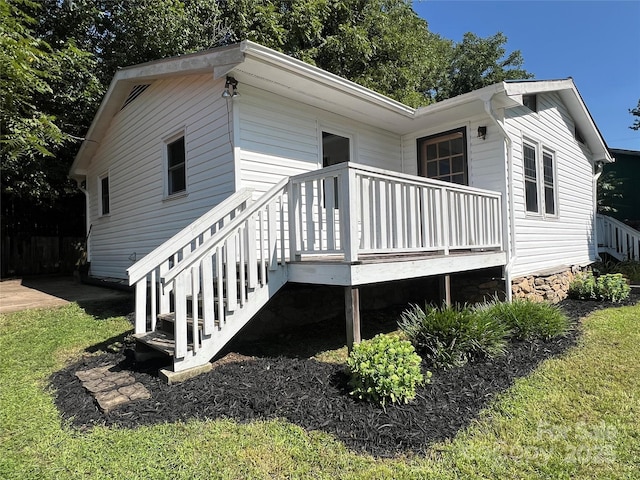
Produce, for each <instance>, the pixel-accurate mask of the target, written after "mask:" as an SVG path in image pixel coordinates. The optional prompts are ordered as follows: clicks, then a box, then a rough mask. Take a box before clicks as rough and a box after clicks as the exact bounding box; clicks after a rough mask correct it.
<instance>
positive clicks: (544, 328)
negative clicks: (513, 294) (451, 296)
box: [478, 298, 570, 340]
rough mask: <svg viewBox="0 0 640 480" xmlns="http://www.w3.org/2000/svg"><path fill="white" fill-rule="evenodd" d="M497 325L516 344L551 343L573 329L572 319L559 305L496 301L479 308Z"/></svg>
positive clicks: (518, 300) (525, 299)
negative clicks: (518, 341) (539, 340)
mask: <svg viewBox="0 0 640 480" xmlns="http://www.w3.org/2000/svg"><path fill="white" fill-rule="evenodd" d="M478 311H483V312H484V313H485V314H486V315H489V316H491V317H493V318H494V320H495V321H497V322H499V323H501V324H503V325H505V326H506V327H507V329H508V330H509V332H510V336H511V337H512V338H515V339H517V340H532V339H550V338H554V337H558V336H562V335H566V333H567V332H568V331H569V329H570V322H569V318H568V317H567V316H566V315H565V314H564V312H563V311H562V310H561V309H560V308H559V307H558V306H556V305H552V304H550V303H546V302H534V301H532V300H529V299H527V298H518V299H514V300H513V301H512V302H501V301H498V300H497V299H495V300H493V301H491V302H489V303H487V304H486V305H483V306H480V307H478Z"/></svg>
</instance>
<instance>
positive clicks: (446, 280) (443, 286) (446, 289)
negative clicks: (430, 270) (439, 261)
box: [440, 274, 451, 307]
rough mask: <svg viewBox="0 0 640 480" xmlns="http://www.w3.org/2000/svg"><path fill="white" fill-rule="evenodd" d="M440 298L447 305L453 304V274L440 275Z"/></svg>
mask: <svg viewBox="0 0 640 480" xmlns="http://www.w3.org/2000/svg"><path fill="white" fill-rule="evenodd" d="M440 298H441V299H442V303H443V304H444V305H446V306H447V307H449V306H451V275H449V274H446V275H443V276H442V277H440Z"/></svg>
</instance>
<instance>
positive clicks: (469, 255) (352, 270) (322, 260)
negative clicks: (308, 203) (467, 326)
mask: <svg viewBox="0 0 640 480" xmlns="http://www.w3.org/2000/svg"><path fill="white" fill-rule="evenodd" d="M505 264H506V254H505V252H503V251H496V250H493V251H471V250H456V251H451V252H450V253H449V254H448V255H444V253H443V252H406V253H390V254H380V253H369V254H361V255H359V259H358V261H357V262H353V263H349V262H345V261H344V259H343V257H342V256H338V255H323V256H308V257H303V258H302V259H300V260H299V261H293V262H289V264H288V265H289V267H288V268H289V275H288V276H289V281H290V282H294V283H311V284H320V285H342V286H357V285H366V284H370V283H379V282H389V281H394V280H404V279H409V278H418V277H426V276H431V275H444V274H450V273H456V272H464V271H469V270H477V269H481V268H489V267H497V266H504V265H505Z"/></svg>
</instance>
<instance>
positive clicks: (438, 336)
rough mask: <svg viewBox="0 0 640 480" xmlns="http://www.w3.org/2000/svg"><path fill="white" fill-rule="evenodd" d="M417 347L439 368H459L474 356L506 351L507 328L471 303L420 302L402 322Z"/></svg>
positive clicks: (406, 332)
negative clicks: (423, 305)
mask: <svg viewBox="0 0 640 480" xmlns="http://www.w3.org/2000/svg"><path fill="white" fill-rule="evenodd" d="M398 325H399V326H400V329H401V330H402V331H403V332H404V333H405V335H406V336H407V337H408V338H409V340H411V343H413V345H414V346H415V347H416V350H417V351H418V352H419V353H420V354H422V356H423V357H424V358H425V359H426V360H427V361H428V362H429V363H430V364H431V365H433V366H434V367H436V368H451V367H459V366H462V365H464V364H465V363H467V362H468V361H469V360H470V359H472V358H474V357H483V356H486V357H495V356H497V355H501V354H503V353H504V350H505V346H506V336H507V333H508V332H507V329H506V327H505V326H504V325H502V324H500V323H499V322H496V321H495V320H494V319H493V318H492V317H490V316H488V315H485V314H484V313H482V312H476V311H474V310H472V309H471V308H469V307H467V306H457V307H450V306H443V307H441V308H439V307H434V306H425V308H424V309H422V308H421V307H420V306H418V305H412V307H411V308H410V309H409V310H407V311H405V312H403V313H402V316H401V318H400V321H399V322H398Z"/></svg>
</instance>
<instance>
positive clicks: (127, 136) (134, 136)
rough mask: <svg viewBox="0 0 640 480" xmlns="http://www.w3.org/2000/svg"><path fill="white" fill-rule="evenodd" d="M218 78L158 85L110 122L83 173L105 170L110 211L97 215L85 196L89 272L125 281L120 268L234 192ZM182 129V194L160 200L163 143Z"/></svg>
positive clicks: (93, 201) (227, 115)
mask: <svg viewBox="0 0 640 480" xmlns="http://www.w3.org/2000/svg"><path fill="white" fill-rule="evenodd" d="M223 88H224V79H222V80H217V81H214V80H213V79H212V78H211V75H192V76H186V77H182V78H179V79H177V78H176V79H166V80H158V81H156V82H154V83H152V84H151V86H150V87H149V88H148V89H146V91H145V92H144V93H143V94H142V95H140V96H139V97H138V98H137V99H136V100H135V101H134V102H132V103H131V104H130V105H128V106H127V108H125V109H124V110H122V111H120V112H119V113H118V114H117V115H116V116H115V117H114V119H113V121H112V124H111V126H110V127H109V130H108V131H107V134H106V136H105V138H104V139H103V141H102V142H101V145H100V148H99V149H98V151H97V152H96V155H95V157H94V159H93V161H92V163H91V166H90V169H89V172H88V182H87V184H88V185H90V186H93V185H97V180H96V179H97V176H98V175H100V174H103V173H104V172H105V171H106V170H107V169H108V171H109V181H110V187H111V188H110V190H111V191H110V197H111V213H110V215H109V216H105V217H99V211H98V208H99V205H100V202H99V199H98V189H97V188H96V189H94V190H92V191H90V195H91V198H90V205H91V211H90V215H91V223H92V225H93V227H92V230H91V235H90V239H89V242H90V245H91V274H92V275H94V276H97V277H114V278H126V269H127V268H128V267H129V266H131V265H132V264H133V263H134V261H136V260H139V259H140V258H142V257H143V256H144V255H146V254H147V253H149V252H150V251H151V250H153V249H154V248H155V247H157V246H158V245H160V244H161V243H162V242H164V241H165V240H167V239H168V238H170V237H171V236H172V235H173V234H175V233H176V232H178V231H179V230H180V229H182V228H184V227H185V226H186V225H188V224H189V223H191V222H192V221H194V220H196V219H197V218H198V217H200V216H201V215H202V214H203V213H205V212H206V211H208V210H209V209H211V208H212V207H213V206H215V205H217V204H218V203H220V202H221V201H222V200H224V199H225V198H227V197H228V196H230V195H231V194H232V193H233V192H234V189H235V173H234V168H233V153H232V152H233V150H232V147H231V142H230V137H229V126H228V122H229V121H230V120H232V119H233V118H232V112H231V111H227V105H226V101H225V100H224V99H222V98H221V97H220V94H221V93H222V89H223ZM180 131H184V135H185V147H186V158H187V169H186V172H187V177H186V184H187V185H188V193H189V195H188V196H186V195H182V196H179V198H172V199H171V201H166V200H165V192H166V190H165V189H166V186H165V182H166V172H165V160H164V156H165V154H166V152H165V150H166V143H165V140H166V139H167V138H170V137H171V136H172V135H174V134H176V132H180Z"/></svg>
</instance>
